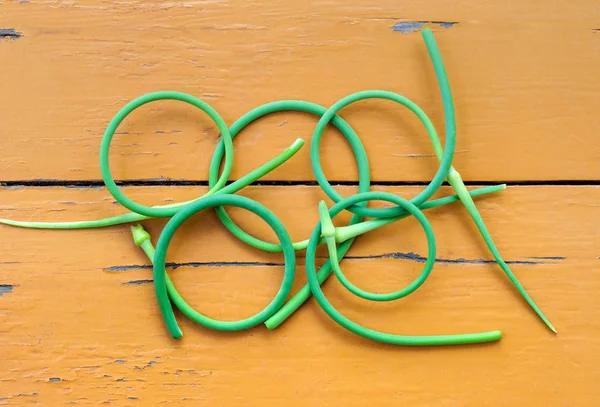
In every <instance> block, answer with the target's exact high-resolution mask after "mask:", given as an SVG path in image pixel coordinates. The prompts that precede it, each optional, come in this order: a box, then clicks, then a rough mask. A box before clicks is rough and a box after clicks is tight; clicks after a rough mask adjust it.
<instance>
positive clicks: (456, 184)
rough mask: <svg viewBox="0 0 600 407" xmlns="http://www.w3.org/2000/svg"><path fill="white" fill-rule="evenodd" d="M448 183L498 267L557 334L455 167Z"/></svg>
mask: <svg viewBox="0 0 600 407" xmlns="http://www.w3.org/2000/svg"><path fill="white" fill-rule="evenodd" d="M448 182H449V183H450V185H452V188H454V190H455V191H456V194H457V195H458V197H459V198H460V200H461V201H462V203H463V205H464V206H465V208H466V209H467V211H468V212H469V215H470V216H471V218H472V219H473V221H474V222H475V225H476V226H477V229H479V233H481V236H482V237H483V240H484V241H485V244H486V245H487V246H488V248H489V249H490V252H491V253H492V255H493V256H494V259H496V261H497V262H498V265H499V266H500V268H501V269H502V271H504V273H505V274H506V275H507V276H508V279H509V280H510V281H511V283H513V285H514V286H515V287H516V288H517V291H519V293H520V294H521V296H522V297H523V298H524V299H525V301H527V303H528V304H529V306H530V307H531V308H532V309H533V310H534V311H535V313H536V314H537V315H538V316H539V317H540V318H541V320H542V321H544V323H545V324H546V326H547V327H548V328H550V329H551V330H552V332H554V333H557V331H556V328H554V325H552V323H551V322H550V321H549V320H548V318H546V316H545V315H544V313H543V312H542V310H540V308H539V307H538V306H537V305H536V304H535V302H533V300H532V299H531V297H530V296H529V294H527V292H526V291H525V288H523V286H522V285H521V283H520V282H519V280H517V277H516V276H515V275H514V273H513V272H512V271H511V270H510V268H509V267H508V265H507V264H506V262H505V261H504V260H503V259H502V257H501V256H500V252H499V251H498V249H497V247H496V245H495V244H494V241H493V240H492V237H491V235H490V233H489V231H488V230H487V227H486V226H485V223H484V222H483V218H482V217H481V215H480V214H479V211H478V210H477V207H476V206H475V202H473V199H472V198H471V196H470V195H469V193H468V191H467V188H466V186H465V184H464V182H463V180H462V178H461V176H460V174H459V173H458V171H456V170H455V169H454V168H453V167H450V172H449V173H448Z"/></svg>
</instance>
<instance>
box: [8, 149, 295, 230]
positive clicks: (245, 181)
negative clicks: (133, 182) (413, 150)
mask: <svg viewBox="0 0 600 407" xmlns="http://www.w3.org/2000/svg"><path fill="white" fill-rule="evenodd" d="M303 145H304V140H302V139H300V138H299V139H297V140H296V141H294V143H292V145H291V146H290V147H288V148H287V149H286V150H285V151H284V152H283V153H281V154H280V155H278V156H277V157H275V158H273V159H272V160H270V161H268V162H267V163H265V164H263V165H262V166H260V167H258V168H256V169H254V170H252V171H250V172H249V173H248V174H246V175H244V176H243V177H241V178H240V179H238V180H236V181H235V182H232V183H231V184H229V185H226V186H225V187H223V188H222V189H219V190H218V191H214V190H211V191H209V192H208V193H206V194H204V195H202V196H201V197H199V198H196V199H192V200H190V201H185V202H177V203H174V204H169V205H163V206H159V207H163V208H168V207H179V206H185V205H187V204H190V203H192V202H195V201H197V200H199V199H202V198H204V197H206V196H209V195H218V194H233V193H235V192H237V191H239V190H240V189H242V188H245V187H247V186H248V185H250V184H251V183H253V182H254V181H256V180H258V179H260V178H262V177H264V176H265V175H266V174H268V173H269V172H271V171H273V170H274V169H276V168H277V167H279V166H281V165H282V164H283V163H285V162H286V161H287V160H289V159H290V158H292V157H293V156H294V155H295V154H296V153H297V152H298V151H299V150H300V149H301V148H302V146H303ZM146 219H152V218H151V217H149V216H144V215H141V214H139V213H134V212H129V213H126V214H124V215H119V216H112V217H109V218H104V219H98V220H88V221H78V222H23V221H17V220H10V219H0V223H3V224H5V225H10V226H16V227H21V228H29V229H61V230H62V229H91V228H101V227H106V226H114V225H121V224H124V223H132V222H139V221H142V220H146Z"/></svg>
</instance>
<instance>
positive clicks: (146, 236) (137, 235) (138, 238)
mask: <svg viewBox="0 0 600 407" xmlns="http://www.w3.org/2000/svg"><path fill="white" fill-rule="evenodd" d="M131 234H132V235H133V242H134V243H135V245H136V246H141V245H142V243H144V242H145V241H147V240H150V233H148V232H146V229H144V227H143V226H142V225H139V224H138V225H135V226H131Z"/></svg>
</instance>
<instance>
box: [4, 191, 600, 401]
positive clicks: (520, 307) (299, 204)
mask: <svg viewBox="0 0 600 407" xmlns="http://www.w3.org/2000/svg"><path fill="white" fill-rule="evenodd" d="M378 189H382V188H378ZM382 190H386V191H388V192H392V193H396V194H399V195H402V196H406V197H409V196H413V195H414V194H416V193H417V192H418V188H413V187H386V188H383V189H382ZM201 191H202V188H189V187H188V188H184V187H156V188H147V187H145V188H142V187H131V188H126V193H127V194H128V195H130V196H132V197H133V198H134V199H136V200H140V201H142V202H146V203H152V202H153V203H163V202H173V201H179V200H183V199H189V198H192V197H194V196H196V195H197V194H198V193H200V192H201ZM340 191H341V192H342V193H343V194H344V195H349V194H351V193H352V191H353V188H351V187H343V188H341V189H340ZM448 193H450V189H449V188H444V189H443V190H442V191H441V194H443V195H445V194H448ZM243 194H244V195H246V196H249V197H251V198H253V199H256V200H258V201H259V202H262V203H264V204H265V205H267V206H268V207H269V208H270V209H272V210H273V211H274V212H275V214H276V215H277V216H278V217H279V218H280V219H281V220H282V221H283V222H284V224H285V225H286V227H288V229H289V231H290V233H291V235H292V237H293V238H294V239H301V238H303V237H305V236H307V235H308V233H309V232H310V230H311V229H312V227H313V226H314V223H316V221H317V219H318V215H317V213H316V202H317V201H318V200H319V199H322V198H323V195H322V193H321V191H320V190H319V189H318V188H316V187H293V188H290V187H251V188H248V189H247V190H244V192H243ZM0 195H1V198H2V199H1V201H2V205H1V206H0V214H1V215H2V216H4V217H8V216H10V217H11V218H18V219H29V220H32V219H41V220H48V221H51V220H53V221H58V220H79V219H89V218H99V217H103V216H108V215H116V214H118V213H122V212H123V209H122V208H121V207H120V206H118V205H115V204H114V203H113V201H112V198H111V197H110V195H108V193H107V192H106V191H105V190H103V189H93V188H79V189H77V188H17V189H15V188H12V189H2V190H0ZM599 201H600V188H598V187H512V188H508V189H507V190H506V191H504V192H502V193H499V194H496V195H494V196H488V197H485V198H481V199H478V200H477V204H478V206H479V208H480V210H481V212H482V214H483V216H484V218H485V220H486V222H487V224H488V226H489V228H490V231H491V233H492V235H493V236H494V237H495V239H496V241H497V243H498V246H499V248H500V250H501V252H502V253H503V255H504V256H505V258H506V260H508V261H509V262H510V263H511V264H512V265H511V267H512V268H513V270H514V271H515V273H516V274H517V275H518V277H519V278H520V279H521V281H522V282H523V284H524V285H525V287H527V289H528V291H529V292H530V293H531V295H532V296H533V297H534V298H535V300H536V301H537V302H538V304H539V305H540V306H541V307H542V309H544V311H545V312H546V313H547V315H548V316H549V317H550V318H551V320H552V321H553V322H554V324H555V325H556V326H557V328H558V330H559V334H558V336H554V335H552V334H550V333H548V331H547V330H546V329H545V328H544V326H543V325H542V324H541V323H540V322H539V321H537V319H536V317H535V316H534V314H533V313H532V312H530V311H529V310H528V309H527V307H526V306H525V304H524V302H523V301H521V300H520V299H519V297H518V296H517V294H516V293H515V291H514V290H513V289H512V288H511V286H510V285H509V284H508V282H507V280H506V278H505V277H504V276H503V275H502V273H501V271H500V270H499V269H498V267H497V266H496V265H495V264H493V263H492V262H490V263H488V262H487V261H488V260H489V259H491V257H490V255H489V253H488V252H487V250H486V249H485V247H484V246H483V245H482V243H481V239H480V237H479V235H478V234H477V232H476V231H475V229H474V227H473V225H472V222H471V221H470V219H469V218H468V216H467V215H466V213H465V210H464V208H462V207H461V205H460V204H452V205H449V206H447V207H444V208H439V209H434V210H430V211H428V212H427V215H428V217H429V219H430V220H431V222H432V225H433V227H434V230H435V232H436V236H437V239H438V242H439V250H438V255H437V257H438V258H439V259H440V262H439V264H438V265H436V267H435V269H434V272H433V274H432V276H431V278H430V279H429V280H428V281H427V282H426V284H425V285H424V286H423V287H421V288H420V289H419V290H418V291H417V292H415V293H414V294H412V295H410V296H409V297H407V298H405V299H403V300H400V301H396V302H392V303H386V304H373V303H369V302H365V301H362V300H358V299H356V298H355V297H353V296H352V295H350V294H349V293H347V292H346V291H344V289H343V288H341V286H340V285H339V284H338V283H337V282H336V281H334V280H332V281H329V282H328V283H327V284H326V286H325V291H326V293H327V296H328V298H330V299H331V301H332V302H333V303H335V304H336V305H337V306H339V307H340V309H341V310H342V311H343V312H344V313H345V314H346V315H348V316H349V317H351V318H353V319H355V320H357V321H360V322H362V323H365V324H367V325H368V326H371V327H374V328H378V329H383V330H388V331H393V332H401V333H406V334H433V333H453V332H454V333H456V332H475V331H481V330H488V329H500V330H502V331H503V332H504V334H505V336H504V338H503V339H502V340H501V342H499V343H496V344H490V345H486V346H471V347H458V348H436V349H407V348H399V347H391V346H383V345H379V344H375V343H372V342H370V341H366V340H362V339H361V338H359V337H357V336H355V335H353V334H351V333H349V332H346V331H345V330H343V329H342V328H340V327H338V326H337V325H336V324H335V323H334V322H333V321H331V320H329V318H328V317H327V316H326V315H325V314H324V313H323V312H322V311H321V309H320V308H319V307H318V305H317V304H316V303H315V302H314V301H310V302H309V303H307V304H305V305H304V306H303V307H302V309H301V310H300V311H299V312H298V314H296V315H294V316H293V317H292V318H291V319H290V320H289V321H288V322H287V323H285V324H284V325H283V326H282V327H280V328H279V329H277V330H275V331H273V332H268V331H267V330H266V328H263V327H258V328H256V329H253V330H250V331H247V332H242V333H237V334H227V333H219V332H211V331H208V330H206V329H203V328H201V327H198V326H196V325H194V324H193V323H190V322H189V321H187V320H186V319H185V318H183V317H182V316H181V315H179V316H178V318H179V321H180V323H181V325H182V328H183V330H184V338H183V339H182V340H181V341H173V340H170V339H169V338H168V336H167V333H166V331H165V329H164V326H163V324H162V320H161V318H160V315H159V312H158V309H157V307H156V302H155V298H154V291H153V286H152V284H151V281H150V280H151V278H152V275H151V274H152V273H151V270H150V269H149V268H148V267H147V265H148V264H149V262H148V261H147V259H145V258H144V255H143V253H142V252H141V251H140V250H139V249H137V248H136V247H135V246H134V245H133V243H132V242H131V238H130V232H129V230H128V227H127V226H117V227H113V228H106V229H100V230H84V231H71V232H61V231H32V230H22V229H15V228H10V227H3V228H1V229H0V233H2V241H3V242H4V247H5V250H4V251H3V253H4V254H3V259H2V261H3V263H2V268H1V270H2V274H1V280H0V283H1V284H4V285H5V286H8V285H10V286H11V290H10V291H9V292H5V293H4V294H2V296H0V310H1V313H0V315H1V317H0V332H1V335H0V347H1V348H2V349H3V350H4V355H5V357H4V358H3V359H4V360H3V362H2V364H0V377H2V381H0V400H2V401H3V402H4V403H5V404H9V405H10V404H15V405H21V404H22V405H27V403H33V402H35V401H37V402H38V403H40V404H42V405H59V404H65V403H70V402H74V403H76V404H86V403H87V404H92V405H95V404H99V403H103V402H107V403H108V402H110V403H111V404H114V405H123V406H127V405H132V406H133V405H136V403H139V404H140V405H155V404H160V403H164V404H166V405H206V406H223V405H237V404H240V405H256V406H259V405H260V406H276V405H281V404H282V403H285V404H288V405H291V406H304V405H330V406H363V405H365V399H367V398H368V399H369V400H370V402H371V403H376V404H377V405H382V406H388V405H389V406H392V405H398V404H399V403H400V404H404V403H406V404H411V405H423V406H429V405H431V406H437V405H449V406H482V405H487V406H504V405H507V404H509V405H523V406H525V405H528V406H563V405H577V406H594V405H596V404H597V401H598V400H599V397H598V396H599V394H598V391H597V386H596V383H597V382H598V380H600V371H599V370H598V368H597V363H598V361H597V357H596V353H595V352H593V349H596V348H597V346H598V339H597V338H598V335H599V334H600V332H599V330H598V325H597V324H596V323H594V322H593V321H596V320H597V319H598V318H599V317H600V314H599V309H600V308H599V307H598V299H597V298H598V296H597V289H598V284H599V283H600V275H599V274H598V270H599V268H598V262H599V261H600V260H598V256H599V255H600V253H599V252H598V244H597V243H598V239H599V234H600V225H599V224H598V222H597V216H596V215H597V211H598V202H599ZM232 216H233V217H234V218H235V219H237V220H239V221H240V223H241V224H242V226H244V227H246V228H248V230H252V231H253V232H255V233H256V234H257V235H258V236H261V237H264V238H270V237H271V234H270V233H269V232H268V229H267V227H266V226H265V225H263V224H262V222H259V221H258V220H256V219H253V218H250V217H248V216H246V215H244V214H241V213H240V212H239V211H234V210H232ZM594 216H596V217H594ZM298 219H306V221H305V222H298V221H297V220H298ZM347 220H348V217H347V216H340V219H337V221H339V224H342V223H344V222H346V221H347ZM590 220H592V221H590ZM163 224H164V220H152V221H146V222H144V225H145V226H146V227H147V228H148V230H149V231H151V233H152V234H153V236H154V238H155V239H156V238H157V235H158V233H159V231H160V230H161V228H162V225H163ZM425 250H426V244H425V238H424V236H423V235H422V232H421V231H420V229H419V227H418V225H417V224H416V222H415V221H414V220H413V219H407V220H405V221H402V222H401V223H398V224H395V225H393V226H389V227H386V228H384V229H382V230H379V231H376V232H373V233H371V234H369V235H366V236H363V237H361V238H360V239H358V240H357V242H356V244H355V245H354V247H353V249H352V250H351V252H350V254H349V257H350V258H349V259H348V260H345V261H343V263H342V266H343V267H344V270H345V271H346V272H347V275H348V276H349V278H351V279H352V280H353V281H355V282H356V283H357V284H359V285H360V286H362V287H365V288H368V289H371V290H382V291H383V290H386V291H388V290H391V289H392V288H398V287H401V286H403V285H406V284H407V283H408V282H409V281H410V280H412V278H414V277H415V276H416V275H417V274H418V272H419V271H420V269H421V267H422V266H423V264H422V263H420V262H416V261H413V260H411V259H414V257H415V255H417V256H423V255H425V254H426V253H425ZM411 253H412V254H411ZM169 261H172V262H175V263H176V264H177V266H178V267H177V268H176V270H174V271H172V272H171V275H172V277H173V279H174V282H175V284H176V285H177V286H178V287H180V290H181V292H182V294H183V295H184V296H185V297H187V298H188V299H189V301H190V302H191V304H192V305H193V306H194V307H196V308H197V309H200V310H202V311H204V312H206V313H207V315H211V316H214V317H219V318H223V319H234V318H240V317H243V316H248V315H250V314H251V313H253V312H255V311H256V310H258V309H260V308H262V307H263V306H264V305H266V304H267V303H268V302H269V301H270V298H271V296H272V295H273V294H274V293H275V292H276V288H277V286H278V285H279V281H280V278H281V266H279V265H278V264H280V263H281V262H282V257H281V256H280V255H277V254H266V253H262V252H259V251H257V250H254V249H250V248H248V247H246V246H244V245H243V244H241V243H240V242H238V241H237V240H235V238H233V237H231V236H230V235H229V234H228V232H227V231H226V230H225V229H224V228H223V227H221V226H220V225H219V223H218V220H217V219H216V217H215V215H214V214H213V213H212V212H206V213H203V214H199V215H197V216H196V217H194V218H193V219H192V220H190V222H189V223H187V224H185V225H184V227H183V228H182V230H181V231H180V233H178V235H176V238H175V241H174V242H173V246H172V249H171V250H170V251H169ZM321 261H322V258H321ZM303 264H304V259H303V255H302V254H301V255H299V266H298V268H297V273H298V276H297V278H296V280H297V283H296V287H297V288H298V287H299V286H300V285H301V284H303V283H304V282H305V281H306V278H305V276H304V268H303V267H302V266H303ZM19 394H20V395H19Z"/></svg>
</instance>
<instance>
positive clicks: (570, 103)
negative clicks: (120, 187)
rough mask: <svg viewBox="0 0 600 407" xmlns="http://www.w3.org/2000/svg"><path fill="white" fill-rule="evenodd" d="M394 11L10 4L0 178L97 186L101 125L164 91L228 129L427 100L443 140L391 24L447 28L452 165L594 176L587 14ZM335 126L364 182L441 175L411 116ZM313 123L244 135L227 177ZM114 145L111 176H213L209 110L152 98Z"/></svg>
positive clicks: (532, 6)
mask: <svg viewBox="0 0 600 407" xmlns="http://www.w3.org/2000/svg"><path fill="white" fill-rule="evenodd" d="M404 3H405V2H400V3H399V2H397V1H393V0H386V1H380V2H377V4H373V2H371V1H366V0H362V1H353V2H350V3H348V4H347V2H343V1H332V2H317V1H308V2H303V4H295V3H293V2H289V1H288V2H280V1H275V0H269V1H200V2H164V1H157V2H141V1H134V2H126V3H122V2H110V1H90V2H77V1H60V2H59V1H40V2H36V1H27V2H22V1H8V2H4V4H3V5H2V11H3V17H2V20H0V21H1V25H0V28H3V29H13V30H15V31H16V32H18V33H21V34H22V36H21V37H19V38H17V39H11V38H13V37H9V38H7V39H2V40H0V55H1V56H2V60H3V61H4V63H2V64H1V65H0V77H2V78H3V87H2V97H1V98H0V111H2V129H0V132H1V133H0V134H1V136H2V137H3V139H5V140H7V142H5V143H4V144H3V154H2V157H1V161H0V168H1V170H2V174H3V175H2V179H3V180H35V179H61V180H64V179H68V180H85V179H98V178H99V177H100V174H99V170H98V164H97V153H98V146H99V141H100V138H101V136H102V133H103V131H104V128H105V127H106V125H107V124H108V121H109V120H110V118H111V117H112V116H113V115H114V114H115V113H116V112H117V110H118V109H119V108H120V107H121V106H123V105H124V104H125V103H126V102H127V101H129V100H131V99H133V98H135V97H137V96H140V95H142V94H144V93H147V92H151V91H155V90H162V89H172V90H179V91H184V92H189V93H191V94H194V95H196V96H198V97H201V98H203V99H205V100H207V101H208V102H209V103H210V104H211V105H213V106H214V107H215V108H216V109H217V110H218V111H219V112H220V113H221V115H222V116H223V117H224V119H225V120H226V122H227V123H232V122H233V121H234V120H235V119H236V118H238V117H239V116H240V115H242V114H243V113H245V112H247V111H248V110H250V109H252V108H254V107H256V106H258V105H259V104H262V103H265V102H269V101H273V100H278V99H296V98H300V99H306V100H310V101H313V102H316V103H319V104H322V105H325V106H329V105H331V104H332V103H334V102H335V101H336V100H338V99H339V98H341V97H343V96H345V95H348V94H350V93H352V92H355V91H358V90H363V89H378V88H381V89H389V90H392V91H396V92H399V93H402V94H404V95H406V96H408V97H409V98H411V99H413V100H415V101H416V102H417V103H419V104H420V105H421V106H422V107H423V109H424V110H425V111H426V112H427V113H428V114H430V116H431V117H432V120H433V121H434V123H435V125H436V126H437V128H438V130H439V131H440V132H441V133H443V115H442V105H441V100H440V97H439V92H438V90H437V83H436V81H435V76H434V74H433V70H432V67H431V66H430V62H429V61H428V57H427V53H426V50H425V47H424V44H423V42H422V40H421V37H420V35H419V33H418V32H417V31H418V30H414V29H411V30H409V31H413V32H408V33H407V32H406V29H402V28H400V31H398V30H395V29H394V27H398V26H397V24H399V23H402V22H405V21H408V22H411V21H413V22H414V21H441V22H454V23H455V24H454V25H452V26H450V27H449V28H444V26H440V25H433V29H434V30H435V31H436V38H437V40H438V42H439V46H440V49H441V52H442V55H443V58H444V61H445V63H446V66H447V70H448V73H449V76H450V80H451V84H452V89H453V93H454V96H455V102H456V112H457V120H458V129H459V136H458V145H457V150H458V154H457V156H456V167H457V168H458V169H459V170H460V171H462V173H463V175H464V177H465V179H466V180H482V181H485V180H516V181H520V180H573V179H579V180H595V179H598V178H600V160H599V158H600V155H599V154H600V138H599V137H598V136H597V131H596V129H597V128H598V126H599V125H600V121H599V120H600V119H599V118H598V115H597V114H595V112H596V111H597V110H598V108H599V107H600V96H599V95H600V92H599V89H598V86H599V85H598V83H600V81H599V79H600V74H599V71H598V69H596V67H597V66H598V63H599V62H600V59H599V55H600V52H599V51H600V34H598V32H595V31H594V29H597V28H599V23H598V21H599V17H600V8H598V6H597V4H596V2H594V1H578V2H575V3H572V4H571V5H569V6H568V7H563V5H559V4H558V3H556V4H552V5H548V4H546V2H541V1H526V2H509V3H507V4H506V3H497V2H495V1H483V2H478V3H477V4H476V5H473V4H472V2H466V1H459V2H454V1H452V2H450V1H444V2H419V3H418V4H414V5H409V4H404ZM424 3H425V4H424ZM565 9H568V10H565ZM400 27H401V26H400ZM409 27H412V26H409ZM342 114H343V116H344V117H345V118H347V119H348V120H349V121H350V123H351V124H352V125H353V126H355V127H356V129H357V131H358V133H359V134H360V136H361V138H362V139H363V140H364V143H365V145H366V148H367V151H368V153H369V156H370V157H371V160H372V161H373V179H375V180H380V181H396V180H399V179H402V180H409V181H423V180H427V179H429V178H431V175H432V173H433V172H434V171H435V169H436V167H437V162H436V160H435V158H434V157H433V155H432V153H433V151H432V149H431V146H430V143H429V141H428V140H427V139H426V137H425V134H424V131H423V129H422V128H421V125H420V124H419V123H418V122H417V121H416V119H415V118H414V117H412V116H411V115H410V114H409V113H408V112H406V111H403V109H402V108H400V107H398V106H394V105H393V104H391V102H386V103H377V102H363V103H360V104H357V105H356V106H352V107H349V108H347V109H345V110H344V111H343V112H342ZM315 122H316V121H315V120H314V119H312V118H308V117H304V115H299V114H292V113H289V114H288V113H285V114H283V113H282V114H278V115H275V116H273V117H270V118H267V119H265V120H262V121H261V122H260V123H256V124H255V125H253V126H251V127H250V128H248V130H247V131H245V132H244V134H243V135H241V136H240V140H239V141H238V142H237V143H236V146H237V153H238V154H237V156H236V166H235V170H234V173H233V174H232V176H233V177H239V176H240V175H241V174H244V173H246V172H247V171H248V170H249V169H251V168H254V167H256V166H258V165H259V164H261V163H262V162H264V161H266V160H267V159H268V158H270V157H272V156H273V154H274V152H276V151H279V150H281V149H282V148H284V147H285V146H287V145H289V144H290V143H291V141H292V140H294V139H295V138H296V137H303V138H305V139H309V138H310V136H311V134H312V129H313V127H314V124H315ZM121 132H122V133H125V134H121V135H120V136H119V137H118V138H117V140H115V145H114V150H113V162H114V166H115V173H116V176H117V177H118V178H119V179H145V178H175V179H194V180H205V179H206V173H207V165H208V164H207V160H208V157H209V156H210V154H211V152H212V149H213V145H214V140H215V138H216V137H217V134H216V130H215V127H214V125H213V124H212V123H211V122H209V121H208V119H207V118H206V117H204V116H203V115H202V114H200V113H197V112H194V111H192V110H191V109H187V108H185V107H182V106H180V105H178V104H176V103H156V104H154V105H151V106H149V107H147V108H144V109H141V110H140V111H139V112H136V114H134V115H132V116H131V118H130V120H128V121H127V122H126V123H125V124H124V125H123V127H122V129H121ZM324 144H325V145H324V147H323V150H324V158H325V159H326V160H327V162H328V165H327V168H326V170H327V172H328V175H329V176H330V178H331V179H337V180H353V179H355V178H356V174H355V170H354V166H353V165H350V164H351V162H352V161H351V160H352V157H351V155H350V153H349V151H347V149H346V148H344V147H342V146H343V141H342V140H341V138H340V137H335V136H333V135H331V136H327V137H326V141H325V143H324ZM130 157H131V158H133V157H134V158H135V164H134V163H131V162H126V159H129V158H130ZM57 162H59V163H61V165H56V163H57ZM289 165H290V169H288V171H286V172H282V171H276V172H274V173H272V174H271V175H270V176H269V178H270V179H294V180H307V179H312V178H313V177H312V173H311V171H310V166H309V162H308V156H307V151H304V153H303V154H302V155H300V156H299V157H298V158H297V159H296V160H294V161H293V162H291V163H290V164H289ZM399 174H401V175H399Z"/></svg>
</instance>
